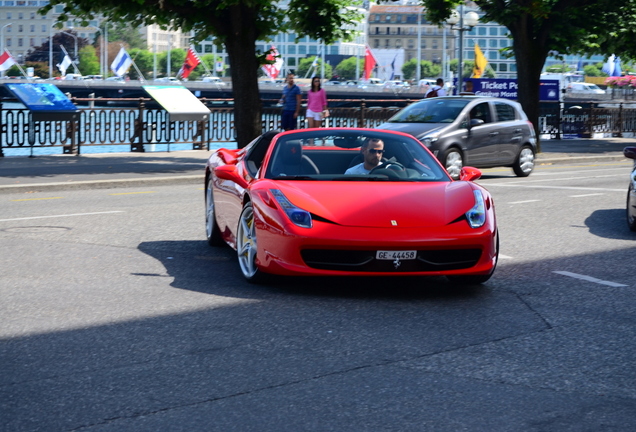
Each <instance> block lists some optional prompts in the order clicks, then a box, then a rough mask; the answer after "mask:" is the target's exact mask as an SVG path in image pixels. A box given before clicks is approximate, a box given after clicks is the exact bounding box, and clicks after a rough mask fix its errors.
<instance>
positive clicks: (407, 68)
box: [402, 58, 442, 79]
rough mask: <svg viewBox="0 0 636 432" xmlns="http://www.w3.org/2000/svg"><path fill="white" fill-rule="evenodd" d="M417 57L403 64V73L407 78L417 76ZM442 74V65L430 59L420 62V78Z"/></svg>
mask: <svg viewBox="0 0 636 432" xmlns="http://www.w3.org/2000/svg"><path fill="white" fill-rule="evenodd" d="M416 68H417V59H415V58H413V59H411V60H409V61H407V62H405V63H404V65H402V74H403V75H404V78H405V79H415V78H417V73H416V72H417V69H416ZM441 74H442V67H441V66H440V65H437V64H434V63H432V62H430V61H428V60H422V61H421V62H420V78H437V77H439V76H441Z"/></svg>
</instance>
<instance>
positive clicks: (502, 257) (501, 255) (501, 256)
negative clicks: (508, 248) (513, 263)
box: [499, 254, 514, 259]
mask: <svg viewBox="0 0 636 432" xmlns="http://www.w3.org/2000/svg"><path fill="white" fill-rule="evenodd" d="M499 258H500V259H514V258H513V257H511V256H508V255H504V254H499Z"/></svg>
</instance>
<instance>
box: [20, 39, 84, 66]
mask: <svg viewBox="0 0 636 432" xmlns="http://www.w3.org/2000/svg"><path fill="white" fill-rule="evenodd" d="M69 33H70V34H72V35H73V36H75V37H77V52H78V54H79V51H80V50H81V49H82V48H84V47H85V46H89V45H90V42H89V40H88V39H86V38H83V37H79V35H78V34H77V33H76V32H75V31H73V30H64V33H62V32H61V31H59V30H57V33H55V34H54V35H53V64H55V63H59V62H60V61H62V58H63V57H64V54H63V51H62V48H60V46H64V48H65V49H66V51H67V52H68V54H69V56H70V57H71V58H72V57H73V56H74V55H75V38H74V37H73V36H70V35H69ZM24 61H31V62H45V63H46V64H48V63H49V41H48V40H47V41H46V42H44V43H43V44H42V45H40V46H38V47H34V48H33V49H30V50H29V51H28V52H27V55H26V57H25V59H24ZM54 69H55V68H54ZM47 75H48V73H47Z"/></svg>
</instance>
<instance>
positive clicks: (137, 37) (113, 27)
mask: <svg viewBox="0 0 636 432" xmlns="http://www.w3.org/2000/svg"><path fill="white" fill-rule="evenodd" d="M106 25H107V26H108V41H109V42H119V43H125V44H126V45H127V46H128V47H130V48H131V49H133V48H138V49H146V48H147V47H148V45H147V44H146V41H145V40H144V38H143V37H142V35H141V33H139V30H138V29H137V28H136V27H131V26H130V25H129V24H128V23H126V22H111V21H106ZM99 36H101V30H100V31H99V32H97V33H96V39H97V37H99Z"/></svg>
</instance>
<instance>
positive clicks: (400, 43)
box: [395, 39, 402, 48]
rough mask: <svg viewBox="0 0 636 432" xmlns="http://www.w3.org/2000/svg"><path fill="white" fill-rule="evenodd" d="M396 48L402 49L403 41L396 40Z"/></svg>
mask: <svg viewBox="0 0 636 432" xmlns="http://www.w3.org/2000/svg"><path fill="white" fill-rule="evenodd" d="M395 47H396V48H402V39H396V40H395Z"/></svg>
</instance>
